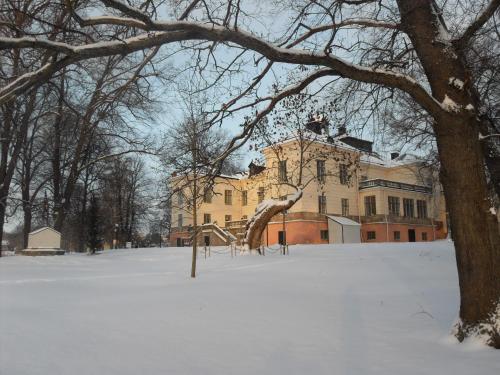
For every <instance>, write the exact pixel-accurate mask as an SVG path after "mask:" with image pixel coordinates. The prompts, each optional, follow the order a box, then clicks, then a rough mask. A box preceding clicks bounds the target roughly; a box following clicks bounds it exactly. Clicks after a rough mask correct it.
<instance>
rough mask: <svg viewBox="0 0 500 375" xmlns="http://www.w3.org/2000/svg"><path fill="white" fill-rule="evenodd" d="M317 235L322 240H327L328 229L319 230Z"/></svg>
mask: <svg viewBox="0 0 500 375" xmlns="http://www.w3.org/2000/svg"><path fill="white" fill-rule="evenodd" d="M319 236H320V237H321V239H322V240H323V241H325V240H326V241H328V230H320V231H319Z"/></svg>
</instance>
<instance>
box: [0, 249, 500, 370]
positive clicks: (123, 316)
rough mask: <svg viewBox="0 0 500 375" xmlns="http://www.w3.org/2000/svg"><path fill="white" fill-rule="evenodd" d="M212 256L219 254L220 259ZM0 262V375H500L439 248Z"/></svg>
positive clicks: (112, 254)
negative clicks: (464, 326) (471, 332)
mask: <svg viewBox="0 0 500 375" xmlns="http://www.w3.org/2000/svg"><path fill="white" fill-rule="evenodd" d="M219 251H220V250H219ZM198 264H199V274H198V278H197V279H195V280H192V279H190V278H189V276H188V275H189V266H190V249H188V248H163V249H133V250H112V251H108V252H105V253H104V254H100V255H97V256H86V255H76V254H74V255H65V256H60V257H38V258H32V257H20V256H16V257H14V256H12V257H6V258H2V259H0V374H2V375H15V374H50V375H56V374H65V375H66V374H72V375H78V374H85V375H88V374H102V375H108V374H121V375H123V374H134V375H137V374H142V375H149V374H163V375H164V374H253V375H254V374H301V375H303V374H306V375H317V374H349V375H351V374H389V375H390V374H398V375H400V374H404V375H408V374H453V375H458V374H467V375H470V374H495V373H496V374H498V373H500V353H499V352H498V351H495V350H493V349H489V348H485V347H480V346H479V345H477V344H475V343H467V344H457V343H455V342H454V341H453V339H452V338H451V337H450V335H449V331H450V327H451V325H452V323H453V321H454V320H455V318H456V314H457V309H458V289H457V278H456V270H455V260H454V256H453V251H452V247H451V244H450V243H449V242H436V243H417V244H362V245H361V244H359V245H343V246H331V245H328V246H293V247H290V255H289V256H282V255H279V254H277V253H275V254H271V253H267V254H266V256H265V257H262V256H237V257H235V258H231V257H230V255H229V252H226V253H215V252H213V253H212V256H211V257H210V258H208V259H206V260H205V259H204V258H203V257H201V258H200V259H199V263H198Z"/></svg>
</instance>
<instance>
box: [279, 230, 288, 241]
mask: <svg viewBox="0 0 500 375" xmlns="http://www.w3.org/2000/svg"><path fill="white" fill-rule="evenodd" d="M285 242H286V232H283V231H282V230H280V231H279V232H278V243H279V244H280V245H284V244H285Z"/></svg>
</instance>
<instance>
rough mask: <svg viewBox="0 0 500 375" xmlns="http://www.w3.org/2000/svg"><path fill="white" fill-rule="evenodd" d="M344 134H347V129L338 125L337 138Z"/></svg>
mask: <svg viewBox="0 0 500 375" xmlns="http://www.w3.org/2000/svg"><path fill="white" fill-rule="evenodd" d="M346 134H347V128H346V127H345V125H339V132H338V134H337V136H339V135H346Z"/></svg>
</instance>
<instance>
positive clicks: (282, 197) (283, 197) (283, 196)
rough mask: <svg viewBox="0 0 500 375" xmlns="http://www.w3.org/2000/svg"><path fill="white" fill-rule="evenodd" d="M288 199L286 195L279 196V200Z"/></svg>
mask: <svg viewBox="0 0 500 375" xmlns="http://www.w3.org/2000/svg"><path fill="white" fill-rule="evenodd" d="M287 199H288V195H282V196H281V197H280V201H286V200H287Z"/></svg>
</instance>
